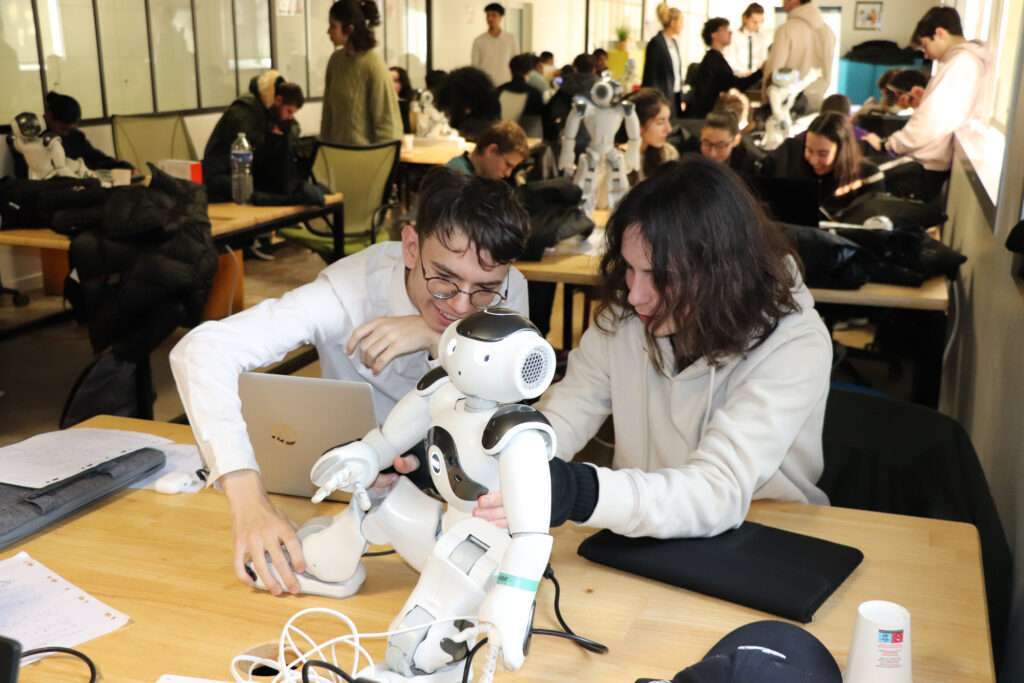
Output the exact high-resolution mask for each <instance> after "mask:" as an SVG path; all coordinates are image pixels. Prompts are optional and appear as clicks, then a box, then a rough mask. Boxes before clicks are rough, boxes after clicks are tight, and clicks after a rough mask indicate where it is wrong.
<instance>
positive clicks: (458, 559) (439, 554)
mask: <svg viewBox="0 0 1024 683" xmlns="http://www.w3.org/2000/svg"><path fill="white" fill-rule="evenodd" d="M508 544H509V535H508V532H507V531H505V530H504V529H499V528H498V527H496V526H494V525H493V524H491V523H489V522H486V521H484V520H482V519H477V518H473V517H470V518H467V519H465V520H463V521H461V522H459V523H457V524H456V525H455V526H453V527H452V528H451V529H450V530H449V531H447V532H446V533H445V534H443V535H442V536H441V537H440V538H439V539H438V541H437V543H436V544H435V546H434V549H433V553H432V554H431V555H430V558H429V559H428V561H427V564H426V566H425V567H424V568H423V572H422V574H421V576H420V580H419V582H418V583H417V584H416V588H415V589H413V592H412V594H411V595H410V596H409V599H408V600H407V601H406V603H405V605H404V606H403V607H402V610H401V612H399V614H398V616H397V617H396V618H395V620H394V621H393V622H392V623H391V630H398V629H402V628H408V627H410V626H416V625H418V624H426V623H429V622H432V621H435V620H437V619H444V618H448V617H457V616H468V615H476V613H477V610H478V609H479V607H480V603H481V602H483V599H484V596H485V594H486V589H487V588H489V586H490V583H491V581H493V576H494V574H495V572H496V571H497V570H498V567H499V566H500V565H501V558H502V556H503V555H504V553H505V549H506V548H507V547H508ZM473 626H475V623H473V622H471V621H468V620H466V621H448V622H441V623H438V624H434V625H433V626H429V627H427V628H424V629H422V630H418V631H410V632H408V633H402V634H398V635H394V636H391V638H389V639H388V647H387V653H386V655H385V661H386V665H387V670H388V672H390V674H388V673H385V672H374V673H373V674H369V676H368V677H370V678H375V679H377V680H415V681H459V680H461V678H462V668H463V667H462V661H463V660H464V659H465V658H466V655H467V653H468V652H469V647H470V646H471V645H472V643H459V642H453V640H452V638H453V637H454V636H455V635H456V634H458V633H459V632H461V631H463V630H465V629H467V628H472V627H473ZM395 674H397V677H396V676H395ZM365 675H367V674H366V673H364V672H361V673H360V676H365Z"/></svg>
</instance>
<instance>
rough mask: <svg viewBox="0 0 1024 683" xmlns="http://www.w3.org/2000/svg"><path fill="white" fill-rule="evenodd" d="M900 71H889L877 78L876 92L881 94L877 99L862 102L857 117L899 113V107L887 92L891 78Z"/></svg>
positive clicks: (871, 98) (870, 98)
mask: <svg viewBox="0 0 1024 683" xmlns="http://www.w3.org/2000/svg"><path fill="white" fill-rule="evenodd" d="M899 72H900V69H889V70H888V71H886V72H885V73H883V74H882V75H881V76H879V77H878V82H877V83H876V85H877V86H878V92H879V93H881V96H880V97H879V99H877V100H876V99H875V98H874V96H872V97H869V98H867V99H866V100H864V104H862V105H861V106H860V109H858V110H857V116H866V115H868V114H876V113H877V114H895V113H896V112H898V111H899V109H900V108H899V106H898V105H897V104H896V98H895V97H894V96H893V94H892V93H891V92H890V91H889V82H890V81H892V78H893V76H895V75H896V74H898V73H899Z"/></svg>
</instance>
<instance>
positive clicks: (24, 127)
mask: <svg viewBox="0 0 1024 683" xmlns="http://www.w3.org/2000/svg"><path fill="white" fill-rule="evenodd" d="M11 127H12V128H13V129H14V133H15V134H16V135H18V136H19V137H21V138H24V139H26V140H31V139H34V138H38V137H39V136H40V135H42V134H43V126H42V124H40V123H39V117H38V116H36V115H35V114H33V113H32V112H30V111H26V112H22V113H20V114H18V115H17V116H15V117H14V122H13V123H12V124H11Z"/></svg>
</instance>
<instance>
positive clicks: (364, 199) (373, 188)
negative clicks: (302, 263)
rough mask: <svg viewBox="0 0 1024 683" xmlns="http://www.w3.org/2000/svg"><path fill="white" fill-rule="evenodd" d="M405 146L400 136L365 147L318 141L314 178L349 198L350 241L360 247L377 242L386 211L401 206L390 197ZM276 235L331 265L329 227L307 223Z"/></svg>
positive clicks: (346, 227) (346, 208) (346, 232)
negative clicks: (400, 154) (304, 248)
mask: <svg viewBox="0 0 1024 683" xmlns="http://www.w3.org/2000/svg"><path fill="white" fill-rule="evenodd" d="M401 144H402V143H401V140H389V141H387V142H381V143H378V144H375V145H366V146H354V145H332V144H328V143H326V142H320V143H318V145H317V151H316V155H315V157H314V159H313V178H314V180H316V181H317V182H319V183H322V184H323V185H326V186H327V187H328V188H329V189H330V191H331V192H332V193H337V192H341V193H342V194H343V195H344V196H345V199H344V201H345V206H344V211H345V225H344V240H345V243H346V244H355V245H357V246H358V248H359V249H362V248H364V247H366V246H368V245H369V244H373V243H375V242H376V241H377V230H378V229H379V228H380V226H381V225H382V224H383V223H384V219H385V217H386V215H387V211H388V210H389V209H392V208H394V207H395V206H397V203H395V202H392V201H391V196H392V189H393V186H394V182H395V175H396V173H397V171H398V160H399V147H400V145H401ZM278 234H279V235H280V236H281V237H283V238H285V239H287V240H289V241H292V242H296V243H298V244H301V245H302V246H304V247H306V248H308V249H310V250H312V251H314V252H316V253H317V254H319V255H320V257H321V258H322V259H323V260H324V261H326V262H327V263H330V262H331V261H332V260H334V253H335V252H334V235H333V233H332V232H331V231H330V230H329V229H323V228H321V227H319V226H317V225H316V224H314V223H312V222H309V223H307V224H306V225H305V226H303V227H296V228H284V229H282V230H279V231H278ZM343 253H344V252H343Z"/></svg>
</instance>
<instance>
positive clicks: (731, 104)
mask: <svg viewBox="0 0 1024 683" xmlns="http://www.w3.org/2000/svg"><path fill="white" fill-rule="evenodd" d="M715 110H718V111H727V112H729V113H731V114H732V115H733V116H735V117H736V123H737V125H738V126H739V128H740V135H746V134H747V132H749V129H750V98H748V97H747V96H746V95H744V94H743V93H741V92H740V91H739V90H737V89H736V88H731V89H729V90H728V91H727V92H724V93H722V94H721V95H719V96H718V101H717V102H715Z"/></svg>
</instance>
